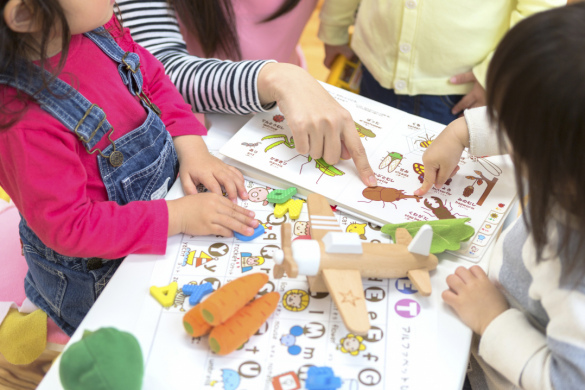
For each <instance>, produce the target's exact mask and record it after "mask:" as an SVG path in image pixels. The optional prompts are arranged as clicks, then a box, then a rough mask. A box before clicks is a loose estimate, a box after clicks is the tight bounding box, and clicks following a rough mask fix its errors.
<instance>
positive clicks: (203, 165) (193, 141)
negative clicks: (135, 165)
mask: <svg viewBox="0 0 585 390" xmlns="http://www.w3.org/2000/svg"><path fill="white" fill-rule="evenodd" d="M173 141H174V143H175V148H176V150H177V156H178V157H179V175H180V176H179V177H180V178H181V184H182V186H183V191H184V192H185V195H191V194H196V193H197V185H198V184H203V185H204V186H205V188H207V189H208V190H209V191H211V192H213V193H214V194H218V195H222V190H221V186H223V187H224V188H225V191H226V192H227V195H228V198H229V199H230V200H231V201H232V202H236V200H237V197H238V196H239V197H240V198H241V199H248V192H247V191H246V188H245V187H244V176H242V173H241V172H240V171H238V170H237V169H236V168H234V167H232V166H231V165H227V164H225V163H224V162H223V161H221V160H220V159H218V158H217V157H214V156H212V155H211V154H210V153H209V151H208V150H207V145H205V142H204V141H203V139H202V138H201V137H200V136H198V135H181V136H178V137H174V138H173Z"/></svg>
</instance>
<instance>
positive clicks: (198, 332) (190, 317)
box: [183, 304, 211, 337]
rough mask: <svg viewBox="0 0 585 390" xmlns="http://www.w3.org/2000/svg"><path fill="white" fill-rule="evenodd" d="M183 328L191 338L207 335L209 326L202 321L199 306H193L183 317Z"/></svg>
mask: <svg viewBox="0 0 585 390" xmlns="http://www.w3.org/2000/svg"><path fill="white" fill-rule="evenodd" d="M183 326H184V327H185V330H186V331H187V333H189V334H190V335H191V336H192V337H200V336H204V335H206V334H207V333H209V331H210V330H211V325H209V324H208V323H207V322H206V321H205V320H204V319H203V315H202V314H201V304H198V305H195V306H193V308H192V309H191V310H189V311H188V312H187V313H186V314H185V315H184V316H183Z"/></svg>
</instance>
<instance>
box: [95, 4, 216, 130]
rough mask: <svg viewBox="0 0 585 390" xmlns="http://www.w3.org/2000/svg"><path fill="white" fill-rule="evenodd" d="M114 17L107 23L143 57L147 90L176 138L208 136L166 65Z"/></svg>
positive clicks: (122, 44) (123, 44) (122, 42)
mask: <svg viewBox="0 0 585 390" xmlns="http://www.w3.org/2000/svg"><path fill="white" fill-rule="evenodd" d="M114 18H115V15H114V17H113V18H112V20H110V22H109V23H108V24H107V25H106V26H105V27H106V28H107V29H108V31H110V33H111V34H112V36H113V37H114V38H115V39H116V41H117V42H118V44H119V45H120V47H122V49H124V50H128V51H133V52H135V53H137V54H138V55H139V56H140V70H141V71H142V77H143V80H144V86H143V89H144V92H145V93H146V94H147V96H148V97H149V99H150V100H151V101H152V102H153V103H154V104H156V105H157V107H158V108H159V109H160V110H161V112H162V115H161V119H162V121H163V122H164V124H165V125H166V127H167V130H168V131H169V133H171V135H172V136H173V137H176V136H179V135H207V129H206V128H205V126H203V125H202V124H201V122H199V121H198V120H197V118H195V115H194V114H193V111H192V109H191V106H190V105H189V104H187V103H185V100H184V99H183V97H182V96H181V94H180V93H179V91H178V90H177V87H175V85H174V84H173V83H172V81H171V80H170V79H169V76H167V75H166V73H165V69H164V66H163V64H162V63H161V62H160V61H159V60H157V59H156V58H155V57H154V56H153V55H152V54H150V52H149V51H148V50H146V49H145V48H143V47H142V46H140V45H139V44H137V43H136V42H134V40H132V37H131V35H130V30H128V29H127V28H125V29H124V31H123V33H122V34H120V33H121V31H120V27H119V25H118V23H117V21H116V20H115V19H114Z"/></svg>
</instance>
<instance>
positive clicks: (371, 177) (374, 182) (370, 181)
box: [368, 176, 378, 187]
mask: <svg viewBox="0 0 585 390" xmlns="http://www.w3.org/2000/svg"><path fill="white" fill-rule="evenodd" d="M368 183H370V186H372V187H373V186H376V185H377V184H378V181H377V180H376V178H375V177H374V176H370V178H369V179H368Z"/></svg>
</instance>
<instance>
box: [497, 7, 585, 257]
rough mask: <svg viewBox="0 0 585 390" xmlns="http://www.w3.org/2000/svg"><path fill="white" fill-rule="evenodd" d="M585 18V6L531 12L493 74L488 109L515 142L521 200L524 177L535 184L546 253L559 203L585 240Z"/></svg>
mask: <svg viewBox="0 0 585 390" xmlns="http://www.w3.org/2000/svg"><path fill="white" fill-rule="evenodd" d="M584 23H585V3H577V4H574V5H571V6H567V7H560V8H556V9H553V10H550V11H546V12H542V13H539V14H536V15H534V16H532V17H529V18H527V19H526V20H524V21H522V22H520V23H518V25H516V26H515V27H514V28H513V29H512V30H510V32H509V33H508V34H507V35H506V36H505V37H504V39H503V40H502V41H501V42H500V44H499V46H498V48H497V49H496V52H495V54H494V57H493V59H492V61H491V64H490V68H489V71H488V77H487V86H486V90H487V100H488V102H487V103H488V112H489V115H490V118H491V120H492V122H493V123H495V124H496V125H497V128H498V133H499V135H500V140H501V141H502V140H504V139H507V140H508V141H509V143H510V145H511V150H510V152H511V154H512V158H513V160H514V164H515V169H516V174H517V181H518V184H519V185H518V188H519V195H520V199H523V198H524V195H525V192H526V190H525V189H524V188H523V187H522V185H521V184H522V182H521V181H522V177H524V178H526V179H527V181H528V188H527V189H528V191H527V192H528V194H529V203H528V217H529V224H530V227H531V230H532V232H533V234H534V237H535V241H536V246H537V249H538V255H539V257H540V255H541V253H542V248H543V246H544V245H545V244H546V243H547V237H546V230H545V229H546V223H547V222H548V221H549V220H550V217H552V216H554V214H553V212H554V211H553V208H552V206H553V205H558V206H560V207H561V208H563V209H564V210H566V211H569V212H570V213H571V214H572V216H571V217H568V218H572V219H573V220H574V219H575V218H576V219H577V221H578V225H579V226H580V227H579V229H581V233H584V234H582V235H581V236H582V237H585V202H584V201H583V200H582V199H583V196H584V194H585V164H584V162H583V161H584V160H583V154H584V153H585V29H584V28H583V27H584ZM566 222H568V220H567V221H566ZM566 244H567V243H565V245H564V247H566Z"/></svg>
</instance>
